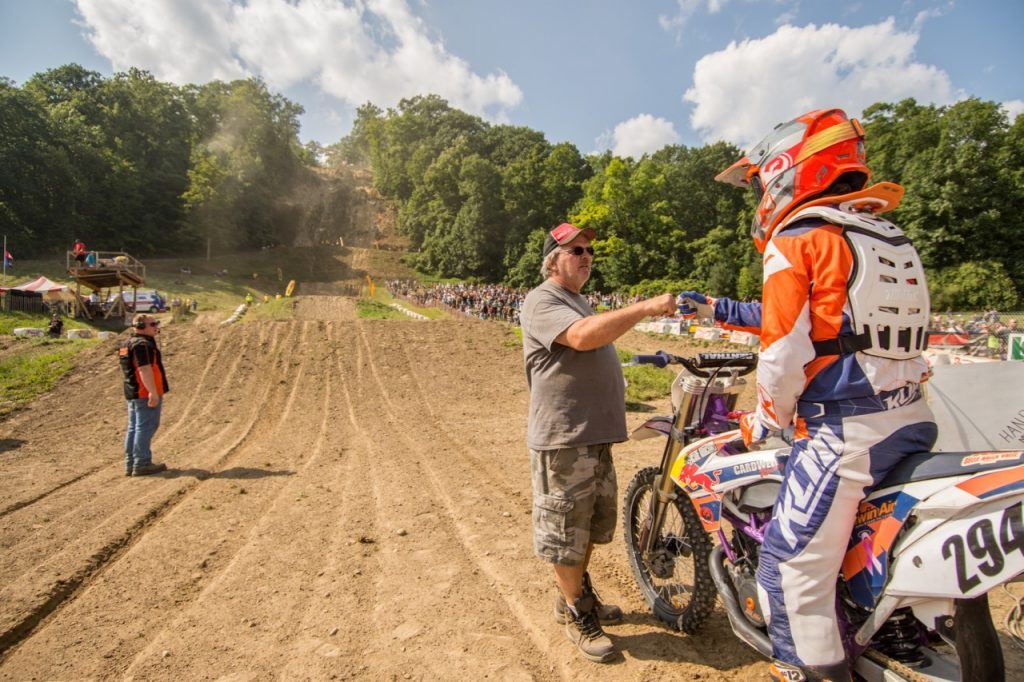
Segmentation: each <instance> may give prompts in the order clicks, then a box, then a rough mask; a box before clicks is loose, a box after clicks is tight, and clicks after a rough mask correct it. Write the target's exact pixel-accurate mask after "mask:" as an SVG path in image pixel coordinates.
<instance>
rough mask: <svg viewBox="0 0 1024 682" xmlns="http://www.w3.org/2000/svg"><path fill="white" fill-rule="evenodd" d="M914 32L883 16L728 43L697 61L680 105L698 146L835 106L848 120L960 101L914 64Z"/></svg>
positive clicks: (750, 139)
mask: <svg viewBox="0 0 1024 682" xmlns="http://www.w3.org/2000/svg"><path fill="white" fill-rule="evenodd" d="M917 39H918V33H917V32H916V31H900V30H898V29H896V26H895V21H894V20H893V19H892V18H889V19H887V20H885V21H883V22H881V23H879V24H873V25H869V26H862V27H860V28H851V27H848V26H839V25H837V24H825V25H823V26H821V27H818V26H815V25H814V24H809V25H807V26H805V27H803V28H799V27H795V26H782V27H780V28H779V29H778V30H776V31H775V33H772V34H771V35H768V36H766V37H764V38H759V39H748V40H744V41H743V42H740V43H737V42H735V41H734V42H731V43H729V45H728V46H727V47H726V48H725V49H723V50H720V51H718V52H712V53H711V54H707V55H704V56H703V57H701V59H700V60H699V61H698V62H697V64H696V66H695V67H694V70H693V86H692V87H691V88H689V89H688V90H687V91H686V93H685V94H684V95H683V100H684V101H687V102H692V103H693V104H694V108H693V113H692V114H691V116H690V124H691V125H692V126H693V128H694V129H695V130H697V131H698V132H699V133H700V135H701V137H702V138H703V139H705V140H717V139H724V140H728V141H730V142H735V143H737V144H741V145H749V144H752V143H754V142H756V141H757V140H759V139H760V138H761V137H762V136H764V135H765V134H766V133H767V132H768V131H769V130H771V128H772V126H774V125H775V124H777V123H780V122H782V121H788V120H790V119H792V118H793V117H795V116H798V115H799V114H801V113H803V112H805V111H809V110H812V109H815V108H824V107H833V106H838V107H842V108H843V109H845V110H846V112H847V113H848V114H850V115H851V116H856V115H858V114H859V113H860V112H861V111H862V110H863V109H864V107H866V106H868V105H870V104H873V103H874V102H878V101H889V102H891V101H894V100H900V99H903V98H905V97H914V98H916V99H918V100H919V101H922V102H934V103H937V104H947V103H949V102H952V101H954V100H955V99H957V97H958V96H959V95H960V93H958V92H955V91H954V89H953V86H952V83H951V82H950V79H949V75H948V74H947V73H946V72H945V71H943V70H942V69H939V68H937V67H935V66H931V65H928V64H922V63H920V62H917V61H915V60H914V47H915V45H916V43H917Z"/></svg>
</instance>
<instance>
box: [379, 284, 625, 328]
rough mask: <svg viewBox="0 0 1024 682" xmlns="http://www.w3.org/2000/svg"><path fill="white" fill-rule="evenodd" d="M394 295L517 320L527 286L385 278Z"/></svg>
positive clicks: (610, 297) (605, 300)
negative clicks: (429, 282) (425, 282)
mask: <svg viewBox="0 0 1024 682" xmlns="http://www.w3.org/2000/svg"><path fill="white" fill-rule="evenodd" d="M388 289H389V290H390V291H391V294H392V295H393V296H398V297H400V298H405V299H408V300H409V301H411V302H413V303H415V304H416V305H418V306H438V307H442V308H445V309H447V310H449V311H452V312H455V313H458V314H461V315H467V316H469V317H476V318H479V319H481V320H501V321H503V322H508V323H510V324H514V325H518V324H519V310H520V309H521V307H522V305H523V299H525V298H526V294H527V292H528V291H529V289H518V288H514V287H507V286H503V285H501V284H465V283H458V284H432V285H425V284H423V283H422V282H418V281H416V280H411V279H410V280H393V281H391V282H388ZM587 299H588V300H589V301H590V305H592V306H593V307H594V309H595V310H596V309H608V308H621V307H623V306H626V305H629V304H630V303H633V302H635V301H636V300H639V297H633V298H630V297H627V296H623V295H621V294H604V293H590V294H587Z"/></svg>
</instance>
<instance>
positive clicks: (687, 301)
mask: <svg viewBox="0 0 1024 682" xmlns="http://www.w3.org/2000/svg"><path fill="white" fill-rule="evenodd" d="M676 304H677V305H678V306H679V312H680V313H681V314H682V316H683V317H687V318H689V317H699V318H702V319H703V318H711V319H714V317H715V299H713V298H711V297H710V296H705V295H704V294H701V293H698V292H696V291H684V292H683V293H681V294H679V295H678V296H677V297H676Z"/></svg>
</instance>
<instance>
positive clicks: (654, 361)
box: [633, 351, 671, 368]
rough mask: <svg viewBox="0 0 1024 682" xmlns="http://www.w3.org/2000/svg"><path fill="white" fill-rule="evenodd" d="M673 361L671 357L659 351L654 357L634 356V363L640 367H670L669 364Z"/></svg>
mask: <svg viewBox="0 0 1024 682" xmlns="http://www.w3.org/2000/svg"><path fill="white" fill-rule="evenodd" d="M670 361H671V358H670V357H669V355H668V354H667V353H665V352H663V351H658V352H657V353H655V354H654V355H634V356H633V362H635V363H636V364H638V365H654V366H655V367H662V368H664V367H668V363H669V362H670Z"/></svg>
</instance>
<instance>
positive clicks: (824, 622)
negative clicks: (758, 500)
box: [679, 109, 936, 680]
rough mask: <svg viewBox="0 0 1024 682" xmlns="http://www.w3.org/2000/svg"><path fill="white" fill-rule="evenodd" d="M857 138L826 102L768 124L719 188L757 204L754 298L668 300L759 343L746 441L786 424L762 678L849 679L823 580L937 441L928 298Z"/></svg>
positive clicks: (770, 540)
mask: <svg viewBox="0 0 1024 682" xmlns="http://www.w3.org/2000/svg"><path fill="white" fill-rule="evenodd" d="M863 138H864V131H863V129H862V128H861V126H860V124H859V123H858V122H857V121H856V120H850V119H848V118H847V116H846V114H845V113H844V112H843V111H841V110H839V109H828V110H820V111H812V112H809V113H807V114H804V115H802V116H799V117H797V118H796V119H794V120H792V121H789V122H788V123H785V124H782V125H780V126H777V127H776V128H775V130H773V131H772V132H771V133H770V134H769V135H768V136H767V137H766V138H765V139H764V140H762V141H761V142H760V143H758V144H757V145H756V146H755V147H754V148H753V149H752V150H751V152H750V153H749V154H747V155H746V156H744V157H743V158H742V159H740V160H739V161H737V162H736V163H734V164H733V165H732V166H730V167H729V168H728V169H726V170H725V171H723V172H722V173H720V174H719V175H718V176H717V177H716V179H717V180H720V181H722V182H729V183H732V184H736V185H739V186H742V187H750V188H752V189H753V191H754V192H755V194H756V195H757V197H758V205H757V210H756V213H755V216H754V220H753V225H752V230H751V232H752V236H753V238H754V243H755V245H756V246H757V249H758V251H760V252H761V253H763V254H764V260H763V264H764V286H763V294H762V302H761V303H741V302H737V301H732V300H729V299H727V298H718V299H713V298H710V297H707V296H704V295H701V294H697V293H696V292H683V293H682V294H680V297H679V302H680V304H681V305H680V309H681V310H683V312H684V314H685V313H687V312H693V313H701V314H710V315H711V316H713V317H714V319H715V320H717V321H719V322H721V323H722V324H723V326H724V327H727V328H731V329H741V330H745V331H751V332H754V333H756V334H759V335H760V337H761V350H760V360H759V363H758V369H757V394H758V405H757V409H756V411H754V412H751V413H750V414H748V415H745V416H744V418H743V420H742V421H741V427H742V428H741V431H742V434H743V438H744V440H745V441H746V442H747V444H748V445H756V444H757V443H759V442H761V441H763V440H764V439H765V438H766V437H767V436H768V435H769V434H771V433H773V432H778V431H781V430H782V429H784V428H786V427H788V426H790V425H791V424H793V423H794V421H795V424H796V438H797V440H796V441H795V443H794V447H793V450H792V453H791V455H790V457H789V460H788V463H787V466H786V471H785V475H784V482H783V488H782V492H781V493H780V496H779V499H778V500H777V501H776V505H775V512H774V514H773V521H772V523H771V525H770V526H769V529H768V531H767V533H766V536H765V540H764V544H763V546H762V550H761V559H760V565H759V568H758V573H757V578H758V583H759V588H760V590H759V592H760V597H761V602H762V610H763V611H764V613H766V614H768V620H769V625H768V632H769V635H770V636H771V640H772V647H773V658H774V661H773V664H772V674H773V675H775V676H777V677H778V678H779V679H786V680H801V679H812V680H813V679H830V680H848V679H850V671H849V668H848V664H847V662H846V656H845V652H844V649H843V643H842V639H841V636H840V632H839V629H838V626H837V625H836V618H835V615H836V614H835V586H836V577H837V576H838V574H839V570H840V566H841V562H842V557H843V554H844V550H845V549H846V543H847V541H848V539H849V537H850V533H851V531H852V528H853V523H854V517H855V515H856V510H857V507H858V505H859V503H860V501H861V499H863V497H864V494H865V492H866V491H867V490H868V489H870V487H871V486H872V485H873V484H876V483H878V482H879V481H880V480H881V479H882V478H883V477H884V476H885V474H886V473H887V472H888V471H889V470H890V469H891V468H892V467H893V466H895V465H896V464H897V463H898V462H899V461H900V460H901V459H902V458H903V457H905V456H906V455H909V454H913V453H916V452H921V451H926V450H929V449H930V448H931V446H932V445H933V444H934V441H935V436H936V427H935V423H934V419H933V417H932V414H931V411H930V410H929V409H928V407H927V405H926V404H925V401H923V400H921V399H920V397H921V393H920V388H919V386H920V383H921V382H922V381H923V379H924V377H925V375H926V373H927V370H928V367H927V363H926V361H925V360H924V358H923V357H921V351H922V350H923V349H924V346H925V343H926V334H925V327H924V325H925V324H926V323H927V319H928V313H929V305H928V294H927V288H926V283H925V280H924V272H923V269H922V268H921V263H920V259H919V258H918V257H917V253H916V251H914V249H913V246H912V245H911V244H910V243H909V239H907V238H906V237H905V236H904V235H903V234H902V232H900V230H899V228H897V227H895V226H894V225H892V224H891V223H889V222H887V221H885V220H882V219H880V218H877V217H875V215H876V214H878V213H882V212H884V211H887V210H890V209H892V208H894V207H895V206H896V205H897V204H898V203H899V200H900V198H901V197H902V195H903V189H902V188H901V187H899V186H898V185H894V184H891V183H879V184H876V185H873V186H870V187H868V186H867V183H868V180H869V178H870V171H869V170H868V168H867V166H866V165H865V155H864V144H863Z"/></svg>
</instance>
